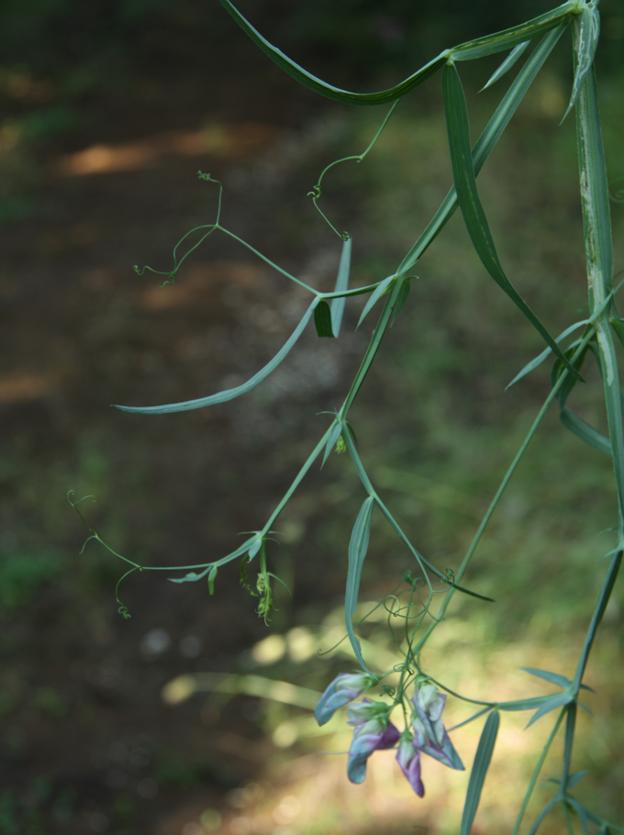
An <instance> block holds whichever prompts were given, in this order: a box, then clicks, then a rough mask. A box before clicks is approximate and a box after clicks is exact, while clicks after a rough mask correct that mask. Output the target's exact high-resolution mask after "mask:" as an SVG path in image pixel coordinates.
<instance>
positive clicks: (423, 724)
mask: <svg viewBox="0 0 624 835" xmlns="http://www.w3.org/2000/svg"><path fill="white" fill-rule="evenodd" d="M377 681H378V679H377V678H376V677H375V676H372V675H370V674H369V673H353V674H349V673H341V674H340V675H339V676H337V677H336V678H335V679H334V680H333V681H332V682H331V683H330V684H329V686H328V687H327V689H326V690H325V692H324V693H323V695H322V696H321V699H320V701H319V703H318V704H317V706H316V708H315V710H314V714H315V716H316V719H317V722H318V723H319V725H324V724H325V723H326V722H329V720H330V719H331V717H332V716H333V715H334V713H335V711H336V710H338V708H340V707H344V705H346V704H348V703H349V702H352V701H354V700H355V699H357V698H358V696H361V695H362V694H363V693H364V692H365V691H366V690H368V689H369V688H370V687H372V686H373V685H374V684H376V683H377ZM445 703H446V695H445V694H443V693H440V691H439V690H438V689H437V687H435V685H433V684H431V683H429V682H425V683H420V684H417V686H416V689H415V692H414V695H413V696H412V699H411V709H412V712H411V721H410V724H409V727H407V728H406V729H405V730H404V731H403V733H401V732H400V731H399V730H398V728H397V727H396V726H395V725H394V724H393V723H392V722H391V721H390V713H391V711H392V708H393V706H390V705H388V704H386V703H385V702H379V701H373V700H371V699H367V698H364V699H362V701H360V702H357V703H355V704H352V705H351V706H350V707H349V711H348V722H349V724H350V725H351V726H352V727H353V739H352V741H351V745H350V747H349V759H348V765H347V774H348V777H349V780H351V782H352V783H362V782H363V781H364V779H365V777H366V765H367V762H368V758H369V757H370V756H371V754H373V752H375V751H381V750H383V749H387V748H395V747H396V748H397V753H396V759H397V762H398V763H399V766H400V768H401V771H402V772H403V774H404V775H405V777H406V778H407V780H408V782H409V784H410V786H411V787H412V788H413V790H414V791H415V792H416V794H417V795H418V796H419V797H423V795H424V793H425V787H424V785H423V782H422V778H421V762H420V758H421V754H428V755H429V756H430V757H433V758H434V759H436V760H438V761H439V762H441V763H443V764H444V765H446V766H448V767H449V768H454V769H458V770H463V768H464V765H463V763H462V761H461V759H460V757H459V754H458V753H457V751H456V750H455V748H454V746H453V743H452V742H451V740H450V738H449V735H448V733H447V730H446V728H445V727H444V723H443V721H442V712H443V710H444V705H445ZM397 743H398V746H397Z"/></svg>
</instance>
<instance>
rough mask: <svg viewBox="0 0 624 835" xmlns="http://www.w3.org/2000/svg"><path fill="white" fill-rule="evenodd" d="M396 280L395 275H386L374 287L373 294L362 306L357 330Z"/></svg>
mask: <svg viewBox="0 0 624 835" xmlns="http://www.w3.org/2000/svg"><path fill="white" fill-rule="evenodd" d="M396 280H397V277H396V276H395V275H388V276H386V277H385V278H384V279H383V281H380V282H379V284H378V285H377V287H375V289H374V290H373V292H372V293H371V294H370V296H369V297H368V299H367V300H366V304H365V305H364V308H363V310H362V312H361V314H360V318H359V319H358V323H357V327H358V328H359V327H360V325H361V324H362V322H363V321H364V319H366V317H367V316H368V314H369V313H370V312H371V310H372V309H373V308H374V307H375V305H376V304H377V302H378V301H379V299H380V298H381V297H382V296H383V295H384V294H385V293H387V292H388V291H389V289H390V286H391V284H392V282H393V281H396Z"/></svg>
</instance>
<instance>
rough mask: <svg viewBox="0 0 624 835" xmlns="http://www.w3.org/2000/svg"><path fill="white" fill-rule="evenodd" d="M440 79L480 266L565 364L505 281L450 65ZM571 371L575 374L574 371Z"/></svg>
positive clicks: (461, 203)
mask: <svg viewBox="0 0 624 835" xmlns="http://www.w3.org/2000/svg"><path fill="white" fill-rule="evenodd" d="M443 82H444V83H443V87H444V108H445V112H446V122H447V128H448V138H449V149H450V154H451V163H452V167H453V178H454V180H455V188H456V190H457V200H458V203H459V207H460V209H461V211H462V214H463V216H464V221H465V223H466V228H467V230H468V234H469V235H470V238H471V240H472V243H473V245H474V248H475V250H476V252H477V254H478V255H479V258H480V259H481V262H482V264H483V266H484V267H485V268H486V270H487V271H488V272H489V274H490V275H491V276H492V278H493V279H494V281H496V283H497V284H498V286H499V287H500V288H501V289H502V290H503V291H504V292H505V293H506V294H507V295H508V296H509V298H510V299H511V300H512V301H513V303H514V304H515V305H516V307H517V308H518V309H519V310H520V311H521V312H522V313H523V314H524V316H525V317H526V318H527V319H528V320H529V322H531V324H532V325H533V327H534V328H535V329H536V330H537V331H538V333H540V334H541V336H542V337H543V338H544V339H545V340H546V342H547V343H548V345H549V346H550V347H551V349H552V350H553V351H554V353H555V354H556V355H557V356H558V357H560V358H561V359H562V360H563V362H564V363H565V364H566V365H567V366H568V367H569V363H568V361H567V359H566V358H565V357H564V355H563V354H562V352H561V349H560V348H559V346H558V345H557V343H556V341H555V339H554V338H553V337H552V336H551V335H550V333H549V332H548V330H547V329H546V327H545V326H544V325H543V324H542V322H541V321H540V320H539V319H538V317H537V316H536V315H535V313H534V312H533V311H532V310H531V308H530V307H529V305H528V304H527V303H526V302H525V301H524V299H523V298H522V296H521V295H520V294H519V293H518V291H517V290H516V288H515V287H514V286H513V284H512V283H511V282H510V281H509V279H508V278H507V276H506V275H505V272H504V270H503V268H502V266H501V263H500V260H499V257H498V253H497V252H496V247H495V245H494V239H493V237H492V233H491V232H490V227H489V225H488V222H487V218H486V216H485V212H484V210H483V206H482V205H481V200H480V199H479V194H478V191H477V181H476V179H475V174H474V167H473V162H472V154H471V151H470V136H469V128H468V111H467V108H466V99H465V96H464V90H463V87H462V83H461V80H460V78H459V73H458V72H457V69H456V67H455V65H454V64H446V65H445V67H444V72H443ZM572 370H574V369H572ZM574 373H575V374H576V372H574Z"/></svg>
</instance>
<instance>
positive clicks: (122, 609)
mask: <svg viewBox="0 0 624 835" xmlns="http://www.w3.org/2000/svg"><path fill="white" fill-rule="evenodd" d="M135 571H141V566H133V567H132V568H129V569H128V570H127V571H125V572H124V573H123V574H122V575H121V577H120V578H119V579H118V580H117V582H116V583H115V601H116V603H117V612H118V613H119V614H120V615H121V617H122V618H123V619H124V620H130V618H131V617H132V615H131V613H130V610H129V609H128V607H127V606H126V604H125V603H124V602H123V600H122V599H121V598H120V597H119V589H120V588H121V585H122V583H123V582H124V580H126V579H127V578H128V577H129V576H130V575H131V574H134V573H135Z"/></svg>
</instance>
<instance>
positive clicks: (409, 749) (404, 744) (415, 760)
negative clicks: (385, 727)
mask: <svg viewBox="0 0 624 835" xmlns="http://www.w3.org/2000/svg"><path fill="white" fill-rule="evenodd" d="M396 759H397V762H398V764H399V765H400V766H401V771H402V772H403V774H405V776H406V778H407V781H408V783H409V784H410V786H411V787H412V788H413V789H414V791H415V792H416V794H417V795H418V797H424V796H425V787H424V785H423V781H422V779H421V776H420V750H419V748H417V746H416V745H415V740H414V737H413V736H412V735H411V733H409V731H406V732H405V733H404V734H402V735H401V741H400V742H399V748H398V751H397V755H396Z"/></svg>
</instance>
